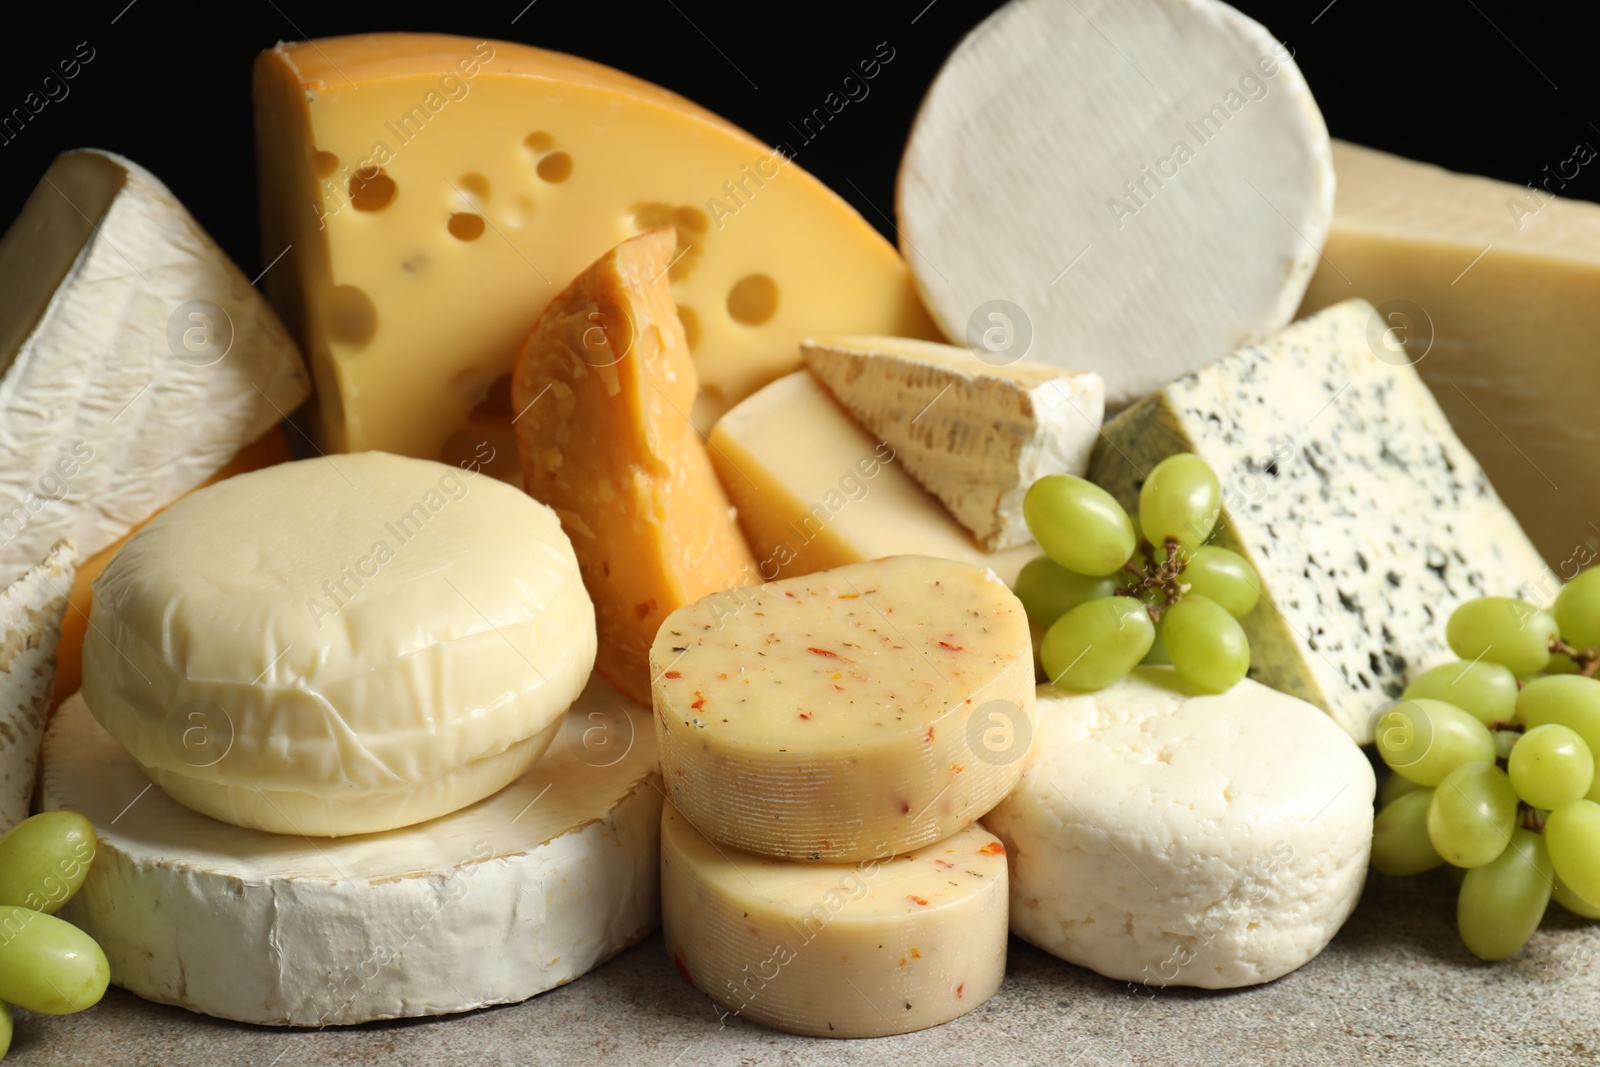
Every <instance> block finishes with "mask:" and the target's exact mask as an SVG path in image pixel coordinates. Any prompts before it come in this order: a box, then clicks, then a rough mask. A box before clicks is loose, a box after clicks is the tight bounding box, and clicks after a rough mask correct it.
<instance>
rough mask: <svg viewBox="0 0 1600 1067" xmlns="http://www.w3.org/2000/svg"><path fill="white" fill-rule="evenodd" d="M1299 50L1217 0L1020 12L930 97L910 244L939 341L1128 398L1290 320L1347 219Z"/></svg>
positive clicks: (975, 38)
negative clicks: (1027, 362) (1096, 379)
mask: <svg viewBox="0 0 1600 1067" xmlns="http://www.w3.org/2000/svg"><path fill="white" fill-rule="evenodd" d="M1333 181H1334V179H1333V168H1332V165H1331V163H1330V161H1329V154H1328V132H1327V128H1326V127H1325V126H1324V125H1323V121H1322V116H1321V114H1320V113H1319V112H1318V110H1317V106H1316V103H1315V101H1313V100H1312V98H1311V93H1310V90H1309V89H1307V87H1306V83H1305V79H1304V78H1303V77H1302V76H1301V74H1300V71H1299V69H1298V68H1297V67H1296V66H1295V64H1294V60H1293V59H1292V58H1290V54H1289V51H1288V49H1286V48H1285V47H1284V46H1283V45H1281V44H1280V43H1279V42H1278V41H1276V40H1275V39H1274V38H1273V36H1272V34H1270V33H1269V32H1267V30H1266V29H1265V28H1263V27H1262V26H1260V25H1259V24H1257V23H1255V22H1253V21H1251V20H1250V19H1249V18H1246V17H1245V16H1244V15H1242V14H1240V13H1239V12H1238V11H1236V10H1234V9H1233V8H1232V7H1229V6H1228V5H1227V4H1223V3H1218V2H1216V0H1081V2H1075V3H1058V2H1056V0H1016V2H1014V3H1010V4H1007V5H1005V6H1003V7H1002V8H1000V10H999V11H997V12H995V13H994V14H993V15H991V16H990V17H989V18H988V19H987V20H985V21H984V22H983V23H981V24H980V25H979V26H978V27H977V29H975V30H973V31H972V32H971V33H970V34H968V35H967V37H966V39H965V40H963V41H962V42H961V43H960V44H959V45H957V46H956V49H955V51H954V52H953V53H951V55H950V58H949V59H948V60H946V61H945V65H944V67H943V69H942V70H941V71H940V72H939V75H938V77H937V78H936V79H935V80H934V83H933V85H932V87H931V88H930V89H929V90H928V95H927V97H926V98H925V99H924V100H923V103H922V108H921V110H920V111H919V112H918V114H917V119H916V123H915V125H914V126H913V127H912V131H911V139H910V142H909V143H908V145H907V147H906V154H905V157H904V159H903V161H902V163H901V168H900V180H899V190H898V195H897V198H896V205H897V208H898V211H897V214H898V216H899V221H900V246H901V249H902V250H903V251H904V252H905V254H906V258H907V260H908V261H909V262H910V264H911V267H912V270H913V272H914V273H915V274H916V277H917V284H918V288H919V289H920V291H921V292H922V296H923V299H924V300H926V301H927V303H928V307H929V309H930V310H931V311H932V312H933V316H934V318H935V319H936V320H937V321H938V323H939V325H940V327H941V328H942V329H943V330H944V332H945V334H946V335H947V336H948V337H950V338H951V339H952V340H955V341H958V342H959V341H963V340H964V341H965V342H966V343H967V344H969V345H971V346H974V347H976V346H982V347H984V348H986V349H988V350H989V351H990V352H991V353H993V354H995V355H997V356H1005V357H1009V358H1014V359H1020V358H1024V357H1027V358H1030V359H1037V360H1043V361H1046V362H1051V363H1059V365H1061V366H1067V367H1078V368H1085V369H1088V370H1094V371H1099V372H1100V374H1101V375H1102V376H1103V377H1104V378H1105V386H1106V400H1107V402H1108V403H1109V404H1110V405H1112V406H1113V407H1114V408H1115V407H1122V406H1124V405H1126V404H1128V403H1131V402H1132V401H1134V400H1137V399H1138V398H1139V397H1141V396H1143V395H1144V394H1146V393H1148V392H1150V391H1151V390H1153V389H1156V388H1159V387H1160V386H1161V385H1162V384H1163V383H1165V382H1166V381H1167V380H1169V379H1171V378H1174V377H1176V376H1178V375H1180V374H1184V373H1187V372H1188V371H1191V370H1194V369H1195V368H1197V367H1200V366H1202V365H1204V364H1206V363H1209V362H1210V361H1212V360H1214V359H1217V358H1219V357H1220V356H1223V355H1226V354H1227V353H1228V352H1229V351H1230V350H1232V349H1233V348H1234V347H1236V346H1237V345H1239V344H1241V343H1243V342H1245V341H1248V340H1252V339H1254V338H1256V337H1260V336H1262V335H1264V334H1266V333H1269V332H1271V331H1272V330H1275V329H1277V328H1278V327H1280V326H1282V325H1284V324H1285V323H1287V322H1288V321H1289V319H1290V316H1291V315H1292V314H1293V313H1294V309H1295V305H1296V304H1298V303H1299V301H1300V297H1301V294H1302V293H1304V292H1305V287H1306V282H1307V281H1308V280H1309V279H1310V277H1311V272H1312V270H1313V269H1314V268H1315V267H1316V265H1317V253H1318V251H1319V250H1320V248H1321V246H1322V242H1323V240H1324V238H1325V237H1326V235H1327V232H1328V220H1329V216H1330V215H1331V214H1332V209H1333Z"/></svg>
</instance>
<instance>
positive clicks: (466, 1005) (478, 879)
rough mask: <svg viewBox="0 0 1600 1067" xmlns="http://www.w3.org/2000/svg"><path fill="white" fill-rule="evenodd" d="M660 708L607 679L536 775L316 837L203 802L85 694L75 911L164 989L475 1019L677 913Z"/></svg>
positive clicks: (63, 733)
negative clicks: (132, 746) (411, 817)
mask: <svg viewBox="0 0 1600 1067" xmlns="http://www.w3.org/2000/svg"><path fill="white" fill-rule="evenodd" d="M648 714H649V713H648V710H647V709H644V708H640V707H637V706H635V705H633V704H631V703H629V702H627V701H625V700H623V699H622V698H621V697H620V696H618V695H617V694H616V693H615V692H613V691H611V690H609V689H608V688H607V687H606V686H605V685H604V683H602V682H598V681H597V682H594V683H591V685H590V686H589V688H588V689H587V690H586V691H585V692H584V694H583V696H582V697H581V698H580V699H579V701H578V703H577V704H575V705H574V706H573V709H572V711H571V712H570V713H568V716H567V719H566V724H567V725H566V728H565V729H564V730H563V731H562V733H561V735H560V736H559V737H558V738H557V740H556V742H555V743H554V744H553V745H552V746H551V748H550V751H549V753H548V754H547V755H546V756H545V757H544V758H543V759H541V760H540V761H539V762H538V763H536V764H534V765H533V767H532V768H530V769H529V770H528V772H527V773H526V774H525V775H523V776H522V777H521V778H519V779H518V780H517V781H516V782H514V783H513V784H511V785H510V786H508V787H507V788H505V789H504V790H502V791H501V792H499V793H496V794H495V795H494V796H492V797H489V798H487V799H485V800H483V801H480V802H479V803H477V804H474V805H473V806H471V807H469V808H467V809H465V810H463V811H460V812H457V813H455V814H453V815H449V816H446V817H444V818H442V819H436V820H434V821H433V822H430V823H428V824H427V825H425V826H419V827H414V828H410V829H404V830H391V831H389V832H387V833H381V834H372V835H366V836H361V837H352V838H345V839H341V840H338V841H311V840H308V839H306V838H304V837H300V836H299V835H284V836H279V835H276V834H268V833H261V832H259V831H255V830H242V829H239V828H238V827H234V826H229V825H227V824H225V823H221V822H217V821H216V820H214V819H209V818H206V817H205V816H203V815H198V814H196V813H195V812H192V811H190V810H189V809H188V808H185V807H183V806H182V805H180V804H178V803H177V802H176V801H174V800H172V799H171V798H170V797H168V796H166V795H165V794H164V793H162V791H161V790H159V789H151V788H150V783H149V781H148V779H146V777H145V775H144V772H143V771H142V770H140V768H139V765H138V764H136V763H135V762H134V761H133V760H132V759H131V758H130V757H129V756H128V755H127V754H126V753H125V752H123V750H122V749H121V748H120V747H119V746H118V745H117V743H116V742H115V741H114V740H112V738H111V737H110V736H109V735H107V734H106V733H105V731H104V730H102V729H101V728H100V726H99V725H98V724H97V723H96V722H95V721H94V719H93V717H92V716H91V715H90V713H89V709H88V708H87V706H85V704H84V702H83V700H82V699H81V698H76V697H75V698H73V699H71V700H69V701H67V703H66V704H64V705H63V706H62V708H61V710H60V712H58V713H57V714H56V716H55V717H54V718H53V719H52V721H51V724H50V728H49V731H48V734H47V736H46V739H45V747H44V753H45V754H44V767H43V771H42V774H41V794H40V795H41V798H42V802H43V806H44V807H45V808H46V809H68V810H72V811H80V812H82V813H83V814H84V815H86V816H88V818H89V819H90V821H92V822H93V823H94V825H95V831H96V833H97V834H98V836H99V841H98V845H97V851H96V855H95V863H94V867H93V869H92V870H91V871H90V872H89V877H88V880H87V881H86V882H85V883H84V886H83V889H82V890H81V891H80V892H79V893H78V895H77V896H76V897H74V898H73V900H72V901H71V902H70V903H69V904H68V905H67V906H66V907H65V908H64V909H63V911H62V917H63V918H66V919H69V920H70V921H72V922H73V923H75V924H77V925H78V926H80V927H82V928H83V929H84V930H86V931H87V932H88V933H89V934H91V935H92V936H93V937H94V938H95V940H96V941H98V942H99V943H100V945H101V946H102V947H103V948H104V949H105V951H106V956H107V958H108V959H109V960H110V962H111V973H112V975H113V976H114V980H115V981H116V983H117V984H118V985H120V986H122V987H123V988H124V989H127V990H129V991H130V992H133V993H136V994H138V995H139V996H141V997H143V998H145V999H146V1000H153V1001H156V1002H158V1003H162V1004H176V1005H178V1006H180V1007H184V1008H188V1009H189V1010H191V1011H198V1012H204V1013H205V1014H207V1015H215V1016H218V1017H219V1018H224V1019H236V1020H239V1021H241V1022H249V1023H265V1024H269V1025H275V1026H333V1025H342V1024H346V1023H360V1022H367V1021H369V1020H373V1019H396V1018H408V1017H420V1016H429V1015H441V1014H445V1013H449V1012H458V1011H469V1010H471V1009H473V1008H479V1007H483V1006H485V1005H489V1004H504V1003H509V1002H512V1001H518V1000H523V999H525V998H527V997H530V996H533V995H534V994H535V993H540V992H543V991H544V990H546V989H551V988H553V987H555V986H558V985H562V984H564V983H566V982H570V981H572V980H573V979H575V978H577V977H579V976H581V975H583V974H584V973H585V972H587V971H588V970H590V969H591V968H593V967H595V966H597V965H598V964H600V963H601V962H603V961H605V960H606V959H609V958H610V957H611V956H613V955H615V954H616V953H618V952H620V951H621V950H622V949H624V948H626V947H627V946H629V945H631V944H634V943H635V942H637V941H639V940H641V939H642V938H644V937H645V936H646V935H648V934H649V933H650V931H651V930H653V929H654V928H655V926H656V923H657V917H658V914H659V912H658V908H659V899H660V898H659V891H658V881H657V878H658V845H657V842H658V839H659V836H658V835H659V831H660V826H661V792H660V785H659V781H660V779H659V774H658V772H657V770H656V762H655V739H654V737H653V736H652V735H651V729H650V722H649V719H648Z"/></svg>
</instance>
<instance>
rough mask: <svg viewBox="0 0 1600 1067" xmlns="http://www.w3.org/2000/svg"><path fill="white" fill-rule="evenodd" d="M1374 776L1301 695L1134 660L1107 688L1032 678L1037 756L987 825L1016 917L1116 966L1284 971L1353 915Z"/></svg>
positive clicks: (1134, 971) (1205, 977) (1125, 971)
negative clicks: (1195, 682)
mask: <svg viewBox="0 0 1600 1067" xmlns="http://www.w3.org/2000/svg"><path fill="white" fill-rule="evenodd" d="M1375 789H1376V780H1375V778H1374V776H1373V773H1372V765H1371V764H1370V763H1368V761H1367V758H1366V757H1365V756H1364V755H1363V754H1362V752H1361V750H1360V749H1359V748H1357V747H1356V745H1355V744H1353V743H1352V742H1351V741H1350V739H1349V738H1347V737H1345V736H1344V735H1343V734H1342V733H1340V731H1339V729H1338V728H1337V727H1336V726H1334V725H1333V723H1332V722H1330V721H1329V720H1328V718H1327V716H1325V715H1323V714H1322V713H1321V712H1320V711H1318V710H1317V709H1316V708H1314V707H1312V706H1311V705H1309V704H1307V703H1305V702H1304V701H1302V700H1297V699H1295V698H1294V697H1291V696H1288V695H1286V694H1283V693H1278V692H1275V691H1273V690H1271V689H1268V688H1266V687H1265V686H1262V685H1258V684H1256V683H1255V682H1252V681H1249V680H1248V679H1246V680H1245V681H1242V682H1240V683H1239V684H1238V685H1236V686H1234V688H1233V689H1231V690H1229V691H1228V692H1226V693H1223V694H1221V695H1218V696H1201V695H1196V694H1193V693H1191V692H1189V691H1187V690H1186V689H1184V687H1183V686H1182V683H1180V682H1179V681H1178V680H1177V678H1176V676H1175V674H1174V673H1173V671H1172V669H1171V668H1169V667H1138V668H1135V669H1134V671H1133V673H1132V674H1130V675H1129V676H1128V677H1126V678H1124V679H1122V680H1121V681H1119V682H1116V683H1115V684H1113V685H1111V686H1110V687H1108V688H1106V689H1103V690H1100V691H1099V692H1096V693H1068V692H1066V691H1065V690H1059V689H1056V688H1054V687H1052V686H1047V685H1046V686H1040V687H1039V703H1038V737H1037V740H1036V742H1035V746H1034V753H1033V757H1032V760H1031V761H1030V763H1029V765H1028V770H1027V772H1026V773H1025V774H1024V775H1023V777H1022V781H1021V782H1020V783H1018V785H1017V788H1016V790H1015V791H1014V792H1013V793H1012V794H1011V795H1010V796H1009V797H1007V798H1006V800H1005V801H1004V802H1003V803H1002V804H1001V805H1000V806H999V807H997V808H996V809H995V810H994V811H992V812H990V813H989V814H988V815H987V816H985V817H984V820H983V825H984V826H986V827H987V828H988V829H989V830H991V831H993V832H994V833H995V834H996V835H998V836H999V838H1000V840H1001V841H1003V842H1004V843H1005V848H1006V855H1007V858H1008V860H1009V862H1010V865H1011V930H1012V932H1013V933H1015V934H1017V935H1018V936H1019V937H1021V938H1023V939H1024V940H1026V941H1030V942H1032V943H1033V944H1035V945H1038V946H1039V947H1040V948H1043V949H1045V950H1046V951H1048V952H1052V953H1054V954H1056V955H1057V956H1060V957H1061V958H1062V959H1065V960H1067V961H1069V962H1071V963H1075V964H1078V965H1080V966H1083V967H1089V968H1091V969H1093V970H1095V971H1098V972H1099V973H1101V974H1103V975H1105V976H1106V977H1108V978H1117V979H1123V980H1125V981H1129V982H1139V983H1142V984H1144V985H1147V986H1150V987H1160V986H1167V985H1183V986H1199V987H1201V988H1206V989H1227V988H1232V987H1236V986H1244V985H1254V984H1256V983H1259V982H1269V981H1271V980H1272V979H1274V978H1277V977H1279V976H1281V975H1284V974H1287V973H1289V972H1290V971H1292V970H1294V969H1295V968H1297V967H1299V966H1301V965H1302V964H1304V963H1306V962H1307V961H1308V960H1310V959H1311V958H1312V957H1314V956H1315V955H1316V954H1317V953H1318V952H1321V951H1322V949H1323V948H1324V947H1325V946H1326V945H1327V944H1328V942H1329V941H1330V940H1331V939H1332V938H1333V935H1334V934H1335V933H1337V932H1338V930H1339V927H1340V926H1342V925H1343V924H1344V921H1345V919H1347V918H1348V917H1349V915H1350V912H1351V911H1352V910H1353V909H1354V908H1355V905H1356V901H1357V899H1358V898H1359V897H1360V895H1361V887H1362V885H1363V883H1364V882H1365V881H1366V873H1367V856H1368V853H1369V851H1370V848H1371V842H1372V798H1373V794H1374V792H1375Z"/></svg>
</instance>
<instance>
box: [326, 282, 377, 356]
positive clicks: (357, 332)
mask: <svg viewBox="0 0 1600 1067" xmlns="http://www.w3.org/2000/svg"><path fill="white" fill-rule="evenodd" d="M325 314H326V317H327V327H328V335H329V336H330V337H332V338H333V339H334V340H335V341H342V342H344V343H345V344H349V345H356V346H360V345H364V344H366V343H367V342H368V341H370V340H372V335H373V334H374V333H376V332H377V329H378V309H377V308H375V307H374V306H373V304H372V298H371V297H370V296H368V295H367V294H366V293H365V292H363V291H362V290H360V289H358V288H357V287H355V286H354V285H338V286H334V289H333V292H331V293H329V294H328V306H327V310H326V312H325Z"/></svg>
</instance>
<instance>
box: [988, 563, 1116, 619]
mask: <svg viewBox="0 0 1600 1067" xmlns="http://www.w3.org/2000/svg"><path fill="white" fill-rule="evenodd" d="M1119 584H1120V583H1119V582H1118V581H1117V579H1116V577H1115V576H1106V577H1101V578H1089V577H1085V576H1084V575H1082V574H1078V573H1076V572H1075V571H1069V570H1067V568H1065V567H1063V566H1062V565H1061V564H1059V563H1057V562H1056V561H1055V560H1053V559H1051V558H1050V557H1049V556H1039V557H1038V558H1036V559H1031V560H1029V561H1028V562H1027V563H1025V564H1024V565H1023V567H1022V570H1021V571H1019V572H1017V581H1016V587H1015V589H1014V592H1015V593H1016V594H1017V599H1018V600H1020V601H1022V608H1023V610H1024V611H1026V612H1027V613H1028V621H1030V622H1035V623H1038V624H1039V625H1040V626H1049V625H1050V624H1051V623H1053V622H1055V621H1056V620H1057V619H1059V618H1061V616H1063V615H1065V614H1066V613H1067V612H1069V611H1071V610H1072V609H1073V608H1075V607H1077V606H1078V605H1079V604H1083V603H1087V602H1088V601H1090V600H1098V599H1099V598H1101V597H1103V596H1112V595H1114V594H1115V593H1116V591H1117V586H1118V585H1119Z"/></svg>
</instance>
